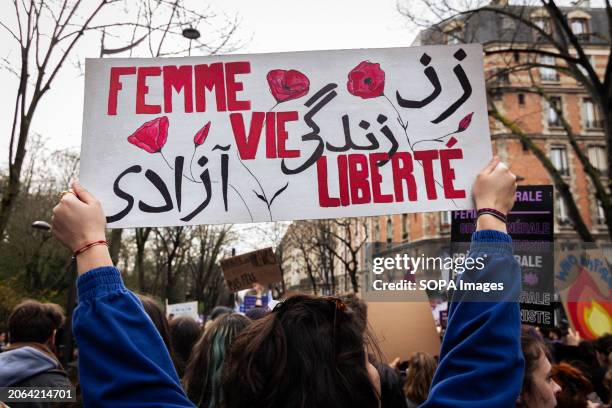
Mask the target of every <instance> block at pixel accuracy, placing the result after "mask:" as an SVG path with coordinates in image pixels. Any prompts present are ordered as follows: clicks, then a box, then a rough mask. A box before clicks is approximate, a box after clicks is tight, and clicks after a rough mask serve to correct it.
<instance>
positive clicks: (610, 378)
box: [603, 352, 612, 406]
mask: <svg viewBox="0 0 612 408" xmlns="http://www.w3.org/2000/svg"><path fill="white" fill-rule="evenodd" d="M603 383H604V387H606V390H607V391H608V396H609V397H608V399H607V400H603V401H607V404H608V405H609V406H612V352H610V354H608V371H607V372H606V375H605V376H604V380H603Z"/></svg>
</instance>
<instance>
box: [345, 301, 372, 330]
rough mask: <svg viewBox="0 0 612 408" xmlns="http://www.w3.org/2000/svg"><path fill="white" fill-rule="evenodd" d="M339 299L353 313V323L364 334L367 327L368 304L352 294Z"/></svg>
mask: <svg viewBox="0 0 612 408" xmlns="http://www.w3.org/2000/svg"><path fill="white" fill-rule="evenodd" d="M340 299H342V301H343V302H344V303H345V304H346V305H347V306H348V307H350V308H351V310H352V311H353V312H354V313H355V323H356V324H357V325H358V326H359V329H360V330H361V331H362V332H365V330H366V329H367V327H368V304H367V303H366V302H364V301H363V300H361V299H360V298H359V297H357V295H355V294H354V293H350V294H348V295H344V296H342V297H341V298H340Z"/></svg>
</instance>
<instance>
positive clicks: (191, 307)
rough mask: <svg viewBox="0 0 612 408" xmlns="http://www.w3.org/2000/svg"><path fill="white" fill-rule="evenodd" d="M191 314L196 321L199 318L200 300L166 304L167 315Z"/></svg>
mask: <svg viewBox="0 0 612 408" xmlns="http://www.w3.org/2000/svg"><path fill="white" fill-rule="evenodd" d="M170 315H173V316H174V317H177V316H189V317H191V318H193V319H194V320H195V321H198V320H199V315H198V302H195V301H194V302H185V303H173V304H166V316H170Z"/></svg>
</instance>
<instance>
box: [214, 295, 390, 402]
mask: <svg viewBox="0 0 612 408" xmlns="http://www.w3.org/2000/svg"><path fill="white" fill-rule="evenodd" d="M223 390H224V393H225V398H226V404H225V407H226V408H239V407H240V408H242V407H245V406H250V407H253V408H285V407H288V406H292V407H352V408H361V407H368V408H369V407H378V402H379V398H378V395H377V392H376V390H375V388H374V385H373V384H372V382H371V380H370V377H369V375H368V371H367V367H366V354H365V349H364V337H363V332H362V331H361V330H360V329H359V326H358V324H357V322H356V317H355V313H354V312H353V311H352V310H350V309H349V308H347V307H346V305H345V304H344V303H342V302H341V301H340V300H339V299H336V298H317V297H312V296H307V295H296V296H293V297H290V298H288V299H286V300H285V301H283V302H282V303H280V304H279V305H277V306H276V307H275V308H274V310H273V311H272V312H271V313H270V314H269V315H268V316H266V317H264V318H263V319H260V320H258V321H256V322H253V323H252V324H251V325H250V326H249V327H248V328H247V329H246V330H244V331H243V332H242V333H241V334H240V335H239V336H238V338H237V339H236V340H235V341H234V344H232V347H231V348H230V352H229V354H228V356H227V362H226V365H225V370H224V376H223Z"/></svg>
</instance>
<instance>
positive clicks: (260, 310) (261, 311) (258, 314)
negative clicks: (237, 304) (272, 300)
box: [245, 306, 270, 320]
mask: <svg viewBox="0 0 612 408" xmlns="http://www.w3.org/2000/svg"><path fill="white" fill-rule="evenodd" d="M268 313H270V309H268V308H267V307H259V306H256V307H254V308H252V309H249V310H247V311H246V313H245V315H246V317H248V318H249V319H251V320H259V319H261V318H262V317H265V316H267V315H268Z"/></svg>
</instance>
